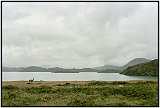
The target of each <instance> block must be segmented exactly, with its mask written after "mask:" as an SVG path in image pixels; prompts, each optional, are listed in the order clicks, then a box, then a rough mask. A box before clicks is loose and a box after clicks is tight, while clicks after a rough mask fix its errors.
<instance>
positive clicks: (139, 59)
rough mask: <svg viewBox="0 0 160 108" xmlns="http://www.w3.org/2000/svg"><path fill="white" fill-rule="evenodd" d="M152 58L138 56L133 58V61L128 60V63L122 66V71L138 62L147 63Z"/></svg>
mask: <svg viewBox="0 0 160 108" xmlns="http://www.w3.org/2000/svg"><path fill="white" fill-rule="evenodd" d="M150 61H151V60H148V59H145V58H136V59H133V60H132V61H130V62H128V63H127V64H126V65H124V66H122V67H121V68H120V70H121V71H123V70H125V69H127V68H128V67H129V66H134V65H137V64H141V63H147V62H150Z"/></svg>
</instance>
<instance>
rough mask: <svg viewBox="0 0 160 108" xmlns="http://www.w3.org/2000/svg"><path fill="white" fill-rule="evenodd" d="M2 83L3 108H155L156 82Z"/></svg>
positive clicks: (156, 103)
mask: <svg viewBox="0 0 160 108" xmlns="http://www.w3.org/2000/svg"><path fill="white" fill-rule="evenodd" d="M27 83H28V82H27V81H10V82H2V106H158V81H114V82H111V81H72V82H71V81H70V82H63V81H59V82H56V81H35V82H33V83H31V84H27Z"/></svg>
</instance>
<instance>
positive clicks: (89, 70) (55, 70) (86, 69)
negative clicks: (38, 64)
mask: <svg viewBox="0 0 160 108" xmlns="http://www.w3.org/2000/svg"><path fill="white" fill-rule="evenodd" d="M48 71H50V72H61V73H63V72H97V71H98V70H96V69H91V68H82V69H75V68H73V69H63V68H59V67H55V68H48Z"/></svg>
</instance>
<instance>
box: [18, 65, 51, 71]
mask: <svg viewBox="0 0 160 108" xmlns="http://www.w3.org/2000/svg"><path fill="white" fill-rule="evenodd" d="M20 71H21V72H47V71H48V69H46V68H42V67H38V66H30V67H26V68H24V69H22V70H20Z"/></svg>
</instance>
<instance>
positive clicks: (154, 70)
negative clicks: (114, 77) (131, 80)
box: [121, 59, 159, 77]
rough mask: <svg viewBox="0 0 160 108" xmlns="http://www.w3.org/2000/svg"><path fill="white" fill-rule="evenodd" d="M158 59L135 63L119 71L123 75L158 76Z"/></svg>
mask: <svg viewBox="0 0 160 108" xmlns="http://www.w3.org/2000/svg"><path fill="white" fill-rule="evenodd" d="M158 72H159V71H158V59H155V60H152V61H150V62H148V63H142V64H137V65H134V66H130V67H128V68H127V69H126V70H124V71H123V72H121V74H124V75H134V76H155V77H158Z"/></svg>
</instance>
